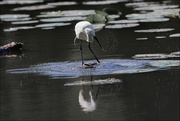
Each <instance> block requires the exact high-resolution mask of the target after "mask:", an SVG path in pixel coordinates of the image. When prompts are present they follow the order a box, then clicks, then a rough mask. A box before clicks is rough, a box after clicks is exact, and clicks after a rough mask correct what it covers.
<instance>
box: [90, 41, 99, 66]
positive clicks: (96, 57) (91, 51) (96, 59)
mask: <svg viewBox="0 0 180 121" xmlns="http://www.w3.org/2000/svg"><path fill="white" fill-rule="evenodd" d="M89 50H90V51H91V52H92V54H93V55H94V57H95V58H96V60H97V62H98V63H100V61H99V60H98V58H97V57H96V55H95V54H94V52H93V51H92V49H91V45H90V42H89Z"/></svg>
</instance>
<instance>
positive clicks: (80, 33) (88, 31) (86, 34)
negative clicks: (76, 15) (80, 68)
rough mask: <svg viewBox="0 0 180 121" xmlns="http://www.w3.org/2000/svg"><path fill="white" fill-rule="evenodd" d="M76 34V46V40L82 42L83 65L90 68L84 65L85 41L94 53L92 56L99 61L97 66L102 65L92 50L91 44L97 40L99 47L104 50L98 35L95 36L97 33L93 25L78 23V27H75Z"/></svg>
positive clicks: (86, 22) (83, 22) (84, 22)
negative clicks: (83, 43) (83, 49)
mask: <svg viewBox="0 0 180 121" xmlns="http://www.w3.org/2000/svg"><path fill="white" fill-rule="evenodd" d="M75 33H76V37H75V39H74V44H75V42H76V39H79V40H80V51H81V58H82V65H87V66H89V65H88V64H84V61H83V54H82V40H85V41H87V42H88V43H89V46H88V47H89V50H90V51H91V52H92V54H93V55H94V57H95V58H96V60H97V64H99V63H100V61H99V60H98V58H97V57H96V55H95V54H94V52H93V51H92V49H91V46H90V43H92V42H93V40H94V39H95V40H96V41H97V42H98V44H99V46H100V47H101V49H103V48H102V46H101V44H100V42H99V41H98V39H97V37H96V35H95V31H94V27H93V26H92V24H91V23H90V22H88V21H81V22H78V23H77V24H76V25H75Z"/></svg>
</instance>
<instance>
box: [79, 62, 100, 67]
mask: <svg viewBox="0 0 180 121" xmlns="http://www.w3.org/2000/svg"><path fill="white" fill-rule="evenodd" d="M82 65H83V67H85V68H93V66H94V65H97V63H95V62H89V63H86V64H82Z"/></svg>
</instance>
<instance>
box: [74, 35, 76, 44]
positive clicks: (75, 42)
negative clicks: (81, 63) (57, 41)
mask: <svg viewBox="0 0 180 121" xmlns="http://www.w3.org/2000/svg"><path fill="white" fill-rule="evenodd" d="M74 45H75V46H76V37H75V38H74Z"/></svg>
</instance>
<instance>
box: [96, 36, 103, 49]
mask: <svg viewBox="0 0 180 121" xmlns="http://www.w3.org/2000/svg"><path fill="white" fill-rule="evenodd" d="M94 39H95V40H96V41H97V42H98V44H99V46H100V47H101V49H102V50H103V51H105V50H104V49H103V48H102V46H101V43H100V42H99V40H98V39H97V37H96V36H94Z"/></svg>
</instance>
